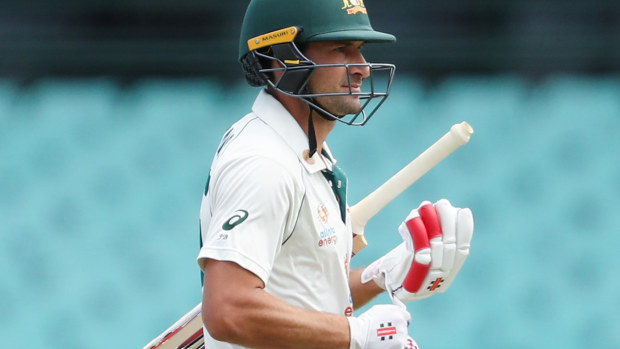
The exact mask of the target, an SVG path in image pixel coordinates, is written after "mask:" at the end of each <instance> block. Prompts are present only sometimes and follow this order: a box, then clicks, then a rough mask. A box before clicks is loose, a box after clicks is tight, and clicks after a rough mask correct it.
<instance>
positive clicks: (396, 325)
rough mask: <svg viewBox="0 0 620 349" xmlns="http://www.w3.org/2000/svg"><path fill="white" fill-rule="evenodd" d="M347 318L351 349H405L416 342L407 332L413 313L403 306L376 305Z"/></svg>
mask: <svg viewBox="0 0 620 349" xmlns="http://www.w3.org/2000/svg"><path fill="white" fill-rule="evenodd" d="M347 320H349V329H350V331H351V344H350V345H349V348H350V349H403V348H409V347H407V345H408V344H411V343H414V344H415V341H413V339H411V338H410V337H409V335H408V334H407V326H409V322H410V321H411V315H410V314H409V312H408V311H407V309H405V308H403V307H401V306H398V305H394V304H380V305H375V306H373V307H372V308H370V309H368V310H367V311H366V312H364V313H363V314H362V315H360V316H358V317H347ZM416 346H417V344H416ZM412 348H416V347H412Z"/></svg>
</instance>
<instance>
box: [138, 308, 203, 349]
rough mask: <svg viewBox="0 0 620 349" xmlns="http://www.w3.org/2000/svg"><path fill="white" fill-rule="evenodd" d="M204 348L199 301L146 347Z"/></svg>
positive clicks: (158, 348) (150, 348) (167, 348)
mask: <svg viewBox="0 0 620 349" xmlns="http://www.w3.org/2000/svg"><path fill="white" fill-rule="evenodd" d="M201 348H204V338H203V333H202V303H199V304H198V305H197V306H195V307H194V308H193V309H192V310H190V311H189V312H188V313H187V314H185V315H183V316H182V317H181V318H180V319H179V320H177V322H175V323H174V324H172V326H170V327H169V328H168V329H167V330H165V331H164V332H162V333H161V334H160V335H159V336H157V337H155V338H154V339H153V340H152V341H151V342H150V343H149V344H147V345H145V346H144V349H201Z"/></svg>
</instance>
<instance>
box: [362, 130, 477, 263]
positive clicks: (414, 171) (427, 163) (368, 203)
mask: <svg viewBox="0 0 620 349" xmlns="http://www.w3.org/2000/svg"><path fill="white" fill-rule="evenodd" d="M473 133H474V129H473V128H472V127H471V126H470V125H469V124H468V123H467V122H465V121H463V122H461V123H460V124H454V125H452V127H451V128H450V130H449V131H448V132H447V133H446V134H445V135H443V136H442V137H441V138H439V139H438V140H437V141H436V142H435V143H433V145H431V146H430V147H428V149H426V150H425V151H424V152H422V154H420V155H418V157H416V158H415V159H413V160H412V161H411V162H410V163H409V164H407V165H406V166H405V167H403V168H402V169H401V170H400V171H398V172H397V173H396V174H395V175H394V176H392V177H391V178H390V179H388V180H387V181H386V182H385V183H383V184H381V185H380V186H379V187H378V188H377V189H375V191H373V192H372V193H370V194H368V195H367V196H366V197H365V198H363V199H362V200H360V201H359V202H358V203H357V204H355V205H353V206H352V207H351V223H352V226H353V254H354V255H355V254H356V253H358V252H359V251H361V250H362V249H363V248H364V247H366V246H368V242H367V241H366V238H364V229H365V228H366V224H367V223H368V221H369V220H370V219H371V218H372V217H374V216H375V215H376V214H377V213H378V212H379V211H381V210H382V209H383V208H384V207H385V206H386V205H387V204H388V203H390V202H391V201H392V200H394V198H396V197H397V196H398V195H400V194H401V193H402V192H404V191H405V189H407V188H409V187H410V186H411V185H412V184H413V183H415V182H416V181H417V180H418V179H420V178H421V177H422V176H424V175H425V174H426V173H427V172H428V171H430V170H431V169H432V168H433V167H435V166H436V165H437V164H438V163H440V162H441V161H442V160H443V159H445V158H446V157H447V156H448V155H450V154H451V153H452V152H453V151H455V150H456V149H458V148H459V147H461V146H462V145H464V144H465V143H467V142H469V139H470V138H471V135H472V134H473Z"/></svg>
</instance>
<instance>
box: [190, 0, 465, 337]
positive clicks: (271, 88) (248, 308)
mask: <svg viewBox="0 0 620 349" xmlns="http://www.w3.org/2000/svg"><path fill="white" fill-rule="evenodd" d="M367 12H368V11H367V9H366V7H365V5H364V2H363V1H345V2H344V7H343V3H342V2H340V1H337V0H313V1H302V0H296V1H292V0H290V1H278V0H252V1H251V2H250V4H249V6H248V9H247V11H246V14H245V18H244V22H243V26H242V30H241V41H240V54H239V58H240V61H241V63H242V66H243V68H244V71H245V73H246V78H247V80H248V82H249V83H250V85H253V86H267V87H266V89H264V90H262V91H261V92H260V93H259V95H258V97H257V99H256V101H255V103H254V105H253V107H252V112H251V113H249V114H248V115H246V116H245V117H243V118H242V119H241V120H239V121H238V122H236V123H235V124H234V125H233V126H232V127H231V128H230V129H229V130H228V131H227V132H226V133H225V135H224V137H223V138H222V141H221V144H220V146H219V147H218V149H217V151H216V155H215V158H214V160H213V163H212V166H211V171H210V176H209V180H208V183H207V188H206V191H205V195H204V197H203V202H202V206H201V212H200V217H201V244H202V247H201V250H200V254H199V256H198V263H199V265H200V267H201V269H202V271H203V273H204V285H203V302H202V304H203V305H202V307H203V308H202V317H203V323H204V332H205V347H206V348H209V349H215V348H242V347H247V348H377V349H378V348H399V349H400V348H405V347H407V348H414V347H415V346H416V345H415V342H414V341H413V340H412V339H411V338H410V337H409V336H408V332H407V327H408V325H409V322H410V320H411V317H410V315H409V313H408V312H407V310H406V308H405V307H404V306H403V305H402V303H400V301H409V300H414V299H419V298H424V297H427V296H430V295H432V294H434V293H435V292H436V291H435V288H433V290H432V291H429V290H430V288H431V287H428V289H429V290H427V289H426V288H424V287H422V288H419V289H416V290H414V291H413V292H412V289H411V288H407V287H404V288H403V285H405V284H407V282H410V281H411V280H414V281H415V280H418V279H419V282H418V281H415V282H417V283H419V284H422V283H424V282H427V283H428V282H432V281H433V280H435V282H436V281H437V280H438V278H432V277H431V276H430V275H431V273H430V272H429V268H430V269H433V268H432V267H431V253H430V249H429V248H420V247H419V245H420V242H419V241H413V240H412V239H411V235H410V233H409V229H414V228H407V225H403V228H402V229H401V234H403V237H404V238H405V241H406V242H405V243H403V244H401V245H399V246H398V247H397V248H395V249H394V250H392V251H391V252H390V253H388V254H387V255H386V256H385V257H382V258H380V259H379V260H377V261H376V262H375V263H373V264H372V265H371V266H369V267H368V268H366V269H364V270H349V262H350V258H351V255H352V236H353V232H352V231H351V218H350V215H349V213H348V211H347V205H346V204H347V203H346V178H345V177H344V175H343V174H342V173H341V172H340V170H339V169H338V167H337V166H336V160H335V158H334V156H333V155H332V153H331V151H330V149H329V148H328V147H327V144H326V140H327V136H328V134H329V133H330V131H331V130H332V129H333V128H334V127H335V125H336V123H337V122H338V121H340V122H343V123H346V124H359V125H362V124H364V123H365V122H366V121H367V120H368V118H370V116H372V115H373V114H374V112H375V111H376V109H377V108H378V107H379V106H380V104H381V103H382V101H383V100H384V99H385V98H386V97H387V95H388V92H389V86H390V84H391V78H392V73H393V69H394V67H393V66H392V65H386V64H369V63H367V62H366V61H365V59H364V57H363V55H362V53H361V52H360V50H361V48H362V46H363V45H364V44H365V43H369V42H371V43H372V42H394V41H395V38H394V36H392V35H390V34H385V33H381V32H377V31H374V30H373V28H372V27H371V25H370V22H369V19H368V14H367ZM380 71H383V72H387V79H388V82H387V84H386V85H385V86H386V91H384V92H378V91H376V90H375V86H376V84H375V83H373V81H372V79H374V77H375V76H377V75H379V72H380ZM364 80H371V82H370V84H368V85H371V86H372V88H368V87H365V86H364V82H363V81H364ZM374 101H379V102H378V103H374V104H373V103H371V102H374ZM368 108H371V109H372V110H370V111H368V110H366V109H368ZM422 207H426V208H429V209H430V210H432V212H433V213H434V214H435V217H437V214H439V218H440V219H441V222H440V223H438V224H441V228H444V225H449V226H450V227H449V228H448V229H447V230H451V231H452V232H453V233H452V237H453V238H454V237H455V234H456V233H455V227H456V231H458V230H463V229H458V224H460V223H455V222H456V221H462V220H464V221H465V225H466V226H467V229H465V230H467V232H466V233H465V235H469V239H471V233H470V232H469V230H472V229H473V220H471V219H470V218H471V214H470V212H469V210H461V209H457V208H454V207H452V206H451V205H450V204H449V203H448V202H447V201H445V200H443V201H442V202H439V203H437V204H435V205H433V204H429V203H425V204H424V205H423V206H421V207H420V209H416V210H413V211H412V214H411V215H410V217H408V221H411V222H413V221H414V220H416V219H417V220H419V214H418V212H422V211H429V210H428V209H424V210H421V209H422ZM442 212H443V213H442ZM459 215H460V217H461V218H458V217H459ZM463 217H465V218H464V219H463ZM424 224H426V223H424ZM424 224H422V225H421V226H422V229H424ZM469 226H471V229H470V228H469ZM416 229H418V228H416ZM444 229H445V228H444ZM423 235H424V237H425V238H426V237H427V234H426V231H424V232H423ZM429 235H430V233H429ZM461 235H462V234H461ZM439 238H441V236H439ZM457 238H458V237H457ZM452 240H454V239H452ZM461 240H463V239H461ZM465 240H467V236H466V237H465ZM424 244H426V245H429V246H430V243H429V240H428V238H427V239H426V241H425V243H422V245H424ZM468 244H469V242H468V241H467V244H466V246H460V247H462V248H461V250H465V249H467V251H468V246H469V245H468ZM414 245H415V246H414ZM434 245H435V246H434V247H437V246H439V247H437V248H434V250H433V252H432V255H433V258H435V255H437V253H436V252H437V251H439V252H445V251H448V252H445V253H444V254H445V255H451V256H452V257H450V258H451V259H452V260H454V253H453V252H454V250H455V245H454V244H446V246H448V245H449V246H451V247H446V248H444V247H443V245H442V243H441V241H439V240H437V237H435V242H434ZM450 251H452V252H450ZM467 251H465V253H464V254H463V253H461V256H462V257H461V258H460V260H461V262H459V263H457V264H459V265H458V267H455V268H451V269H452V273H451V270H450V268H447V269H446V268H444V269H445V272H443V274H441V279H442V280H450V281H451V279H452V278H453V276H454V275H455V274H456V273H457V272H458V269H459V268H460V264H462V261H463V260H464V257H466V255H467V254H466V252H467ZM419 256H422V257H425V258H418V257H419ZM463 256H464V257H463ZM450 258H445V259H446V260H447V259H450ZM434 262H435V261H433V263H434ZM416 266H417V267H416ZM420 266H422V268H421V269H425V270H423V271H420ZM414 269H415V270H414ZM435 269H437V268H435ZM407 280H409V281H407ZM371 281H373V282H371ZM448 283H449V281H448ZM418 286H419V285H418ZM447 286H448V285H446V286H445V287H444V290H445V289H446V288H447ZM384 289H388V290H389V291H390V294H392V295H393V296H394V297H395V298H394V299H395V304H384V305H375V306H373V307H371V308H370V309H369V310H367V311H366V312H364V313H363V314H361V315H359V316H353V315H354V314H353V313H354V310H353V309H354V308H358V307H360V306H362V305H364V304H366V303H367V302H368V301H370V300H371V299H373V298H374V297H375V296H377V295H378V294H379V293H381V292H383V291H384Z"/></svg>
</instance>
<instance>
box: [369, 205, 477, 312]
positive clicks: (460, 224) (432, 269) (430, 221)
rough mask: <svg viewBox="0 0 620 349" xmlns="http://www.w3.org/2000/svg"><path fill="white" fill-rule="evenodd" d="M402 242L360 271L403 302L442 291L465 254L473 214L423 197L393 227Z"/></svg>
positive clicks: (468, 210) (462, 261) (471, 234)
mask: <svg viewBox="0 0 620 349" xmlns="http://www.w3.org/2000/svg"><path fill="white" fill-rule="evenodd" d="M398 231H399V233H400V235H401V236H402V238H403V240H404V242H403V243H401V244H400V245H398V246H397V247H396V248H394V249H393V250H392V251H390V252H388V253H387V254H386V255H385V256H383V257H381V258H380V259H378V260H376V261H375V262H373V263H372V264H370V265H369V266H368V267H367V268H366V269H365V270H364V271H363V272H362V282H363V283H366V282H368V281H370V280H374V281H375V282H376V283H377V284H378V285H379V286H381V287H382V288H383V289H386V290H387V291H388V292H391V293H392V294H393V296H395V297H396V298H397V299H399V300H401V301H403V302H409V301H413V300H420V299H423V298H426V297H430V296H432V295H434V294H436V293H437V292H446V291H447V290H448V287H450V284H452V281H454V278H455V277H456V275H457V274H458V272H459V270H460V269H461V267H462V266H463V263H465V259H467V256H468V255H469V247H470V243H471V239H472V237H473V233H474V218H473V216H472V213H471V210H470V209H468V208H458V207H454V206H452V204H451V203H450V202H449V201H448V200H446V199H441V200H439V201H437V202H436V203H435V204H431V203H430V202H428V201H424V202H423V203H422V204H420V206H419V207H418V208H417V209H414V210H412V211H411V212H410V213H409V215H408V216H407V218H406V219H405V221H404V222H403V223H402V224H401V225H400V227H398Z"/></svg>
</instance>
